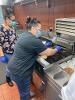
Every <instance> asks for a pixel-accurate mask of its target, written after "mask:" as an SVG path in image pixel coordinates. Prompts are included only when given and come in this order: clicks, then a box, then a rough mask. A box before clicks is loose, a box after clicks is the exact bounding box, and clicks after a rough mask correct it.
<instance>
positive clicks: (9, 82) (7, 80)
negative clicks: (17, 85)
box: [6, 76, 14, 87]
mask: <svg viewBox="0 0 75 100" xmlns="http://www.w3.org/2000/svg"><path fill="white" fill-rule="evenodd" d="M6 82H7V83H8V85H9V86H10V87H12V86H14V84H13V82H12V81H11V79H10V77H8V76H6Z"/></svg>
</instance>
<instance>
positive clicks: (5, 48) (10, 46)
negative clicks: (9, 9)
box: [0, 14, 17, 86]
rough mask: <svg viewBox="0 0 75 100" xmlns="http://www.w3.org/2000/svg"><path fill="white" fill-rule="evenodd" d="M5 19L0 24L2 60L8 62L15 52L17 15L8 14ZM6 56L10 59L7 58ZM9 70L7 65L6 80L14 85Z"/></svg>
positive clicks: (0, 57)
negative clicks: (8, 73)
mask: <svg viewBox="0 0 75 100" xmlns="http://www.w3.org/2000/svg"><path fill="white" fill-rule="evenodd" d="M4 20H5V21H4V23H3V24H2V25H1V26H0V59H1V60H0V61H1V62H3V63H6V64H7V63H8V61H9V59H10V58H11V57H12V55H13V53H14V47H15V41H16V39H17V35H16V32H15V28H14V27H15V26H16V22H15V21H13V20H15V16H14V15H13V14H10V15H6V16H4ZM3 57H5V58H3ZM6 58H7V59H8V60H6ZM2 60H3V61H2ZM7 71H8V69H7V67H6V81H7V83H8V84H9V86H13V82H12V81H11V79H10V77H9V76H10V75H7Z"/></svg>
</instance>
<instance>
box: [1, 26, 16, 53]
mask: <svg viewBox="0 0 75 100" xmlns="http://www.w3.org/2000/svg"><path fill="white" fill-rule="evenodd" d="M16 39H17V36H16V32H15V30H11V29H9V30H7V29H5V28H4V27H3V26H2V25H1V26H0V46H1V47H2V50H3V52H4V53H7V54H13V52H14V45H15V41H16Z"/></svg>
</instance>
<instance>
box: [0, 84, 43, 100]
mask: <svg viewBox="0 0 75 100" xmlns="http://www.w3.org/2000/svg"><path fill="white" fill-rule="evenodd" d="M31 90H33V91H34V92H35V93H36V96H35V97H33V98H31V99H30V100H44V97H43V95H42V94H41V93H40V92H39V91H38V89H36V88H35V86H33V85H31ZM0 100H20V98H19V92H18V89H17V86H16V84H15V83H14V86H13V87H9V86H8V84H7V83H5V84H3V85H0Z"/></svg>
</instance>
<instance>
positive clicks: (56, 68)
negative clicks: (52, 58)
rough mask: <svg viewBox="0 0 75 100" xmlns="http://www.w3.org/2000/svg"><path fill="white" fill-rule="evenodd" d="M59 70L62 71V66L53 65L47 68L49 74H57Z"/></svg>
mask: <svg viewBox="0 0 75 100" xmlns="http://www.w3.org/2000/svg"><path fill="white" fill-rule="evenodd" d="M59 71H61V68H60V67H57V66H55V65H54V66H51V67H50V68H48V69H47V70H46V73H47V74H48V75H53V76H54V74H56V73H57V72H59Z"/></svg>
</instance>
